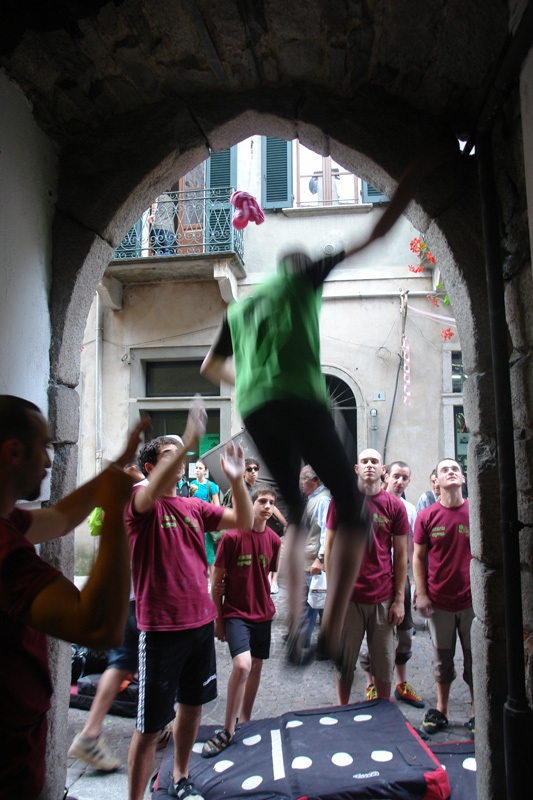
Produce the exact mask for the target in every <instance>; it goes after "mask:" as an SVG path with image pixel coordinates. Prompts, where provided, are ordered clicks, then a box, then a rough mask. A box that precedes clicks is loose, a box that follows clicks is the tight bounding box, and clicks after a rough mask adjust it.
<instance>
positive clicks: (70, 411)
mask: <svg viewBox="0 0 533 800" xmlns="http://www.w3.org/2000/svg"><path fill="white" fill-rule="evenodd" d="M48 404H49V409H48V416H49V422H50V432H51V434H52V441H53V442H54V443H55V444H75V443H76V442H77V441H78V435H79V426H80V397H79V394H78V392H77V391H76V390H75V389H71V388H70V387H69V386H63V385H61V384H58V383H53V384H51V385H50V387H49V389H48Z"/></svg>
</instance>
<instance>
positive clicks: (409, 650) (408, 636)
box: [385, 461, 425, 708]
mask: <svg viewBox="0 0 533 800" xmlns="http://www.w3.org/2000/svg"><path fill="white" fill-rule="evenodd" d="M385 483H386V487H387V488H386V491H387V492H390V494H393V495H394V496H395V497H397V498H398V499H399V500H401V501H402V503H403V504H404V506H405V510H406V512H407V519H408V520H409V536H408V537H407V566H408V569H409V565H411V566H412V564H413V534H414V529H415V520H416V508H415V507H414V505H413V504H412V503H410V502H409V501H408V500H406V499H405V497H404V496H403V495H404V493H405V491H406V490H407V488H408V486H409V484H410V483H411V467H410V466H409V464H406V462H405V461H393V462H392V463H391V464H389V466H388V467H387V469H386V472H385ZM396 633H397V635H398V645H397V647H396V657H395V660H394V663H395V670H396V680H397V684H396V688H395V689H394V697H395V698H396V700H401V701H402V702H404V703H408V704H409V705H411V706H415V708H424V705H425V703H424V701H423V700H422V698H421V697H420V695H419V694H418V692H417V691H416V689H415V687H414V686H413V684H412V683H410V682H409V681H408V680H407V662H408V661H409V659H410V658H411V656H412V655H413V633H414V624H413V617H412V615H411V581H410V580H409V575H407V577H406V581H405V617H404V619H403V622H401V623H400V624H399V625H397V626H396Z"/></svg>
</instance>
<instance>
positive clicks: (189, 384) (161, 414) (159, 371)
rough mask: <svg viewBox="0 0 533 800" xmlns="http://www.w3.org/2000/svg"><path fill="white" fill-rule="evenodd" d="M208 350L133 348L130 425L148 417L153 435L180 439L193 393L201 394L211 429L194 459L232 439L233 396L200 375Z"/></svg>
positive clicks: (131, 359)
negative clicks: (178, 437)
mask: <svg viewBox="0 0 533 800" xmlns="http://www.w3.org/2000/svg"><path fill="white" fill-rule="evenodd" d="M207 350H208V347H207V346H203V345H194V346H179V347H177V346H168V347H134V348H131V350H130V351H129V358H128V363H129V364H130V370H131V371H130V388H129V423H130V425H131V426H132V425H134V424H135V423H136V422H137V420H138V419H139V417H140V416H143V414H149V415H150V418H151V421H152V431H151V433H150V435H151V436H152V437H154V436H163V435H167V434H177V435H179V436H181V435H182V433H183V431H184V430H185V425H186V423H187V416H188V413H189V408H190V406H191V403H192V401H193V398H194V395H195V394H197V393H198V394H201V395H202V397H203V400H204V404H205V407H206V409H207V419H208V422H207V431H206V434H205V436H204V437H203V438H202V441H201V442H200V447H199V449H198V451H197V452H196V453H195V454H194V455H191V456H190V458H191V459H192V458H193V457H194V458H197V457H198V455H202V454H203V453H204V452H206V451H207V450H210V449H211V448H212V447H215V445H218V444H219V443H220V442H226V441H227V440H228V439H229V438H230V436H231V419H232V417H231V392H230V387H229V386H227V385H226V384H222V387H219V386H215V385H214V384H212V383H211V382H210V381H208V380H207V379H206V378H204V377H203V376H202V375H200V365H201V363H202V361H203V359H204V357H205V355H206V353H207Z"/></svg>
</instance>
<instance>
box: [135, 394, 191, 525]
mask: <svg viewBox="0 0 533 800" xmlns="http://www.w3.org/2000/svg"><path fill="white" fill-rule="evenodd" d="M206 423H207V412H206V410H205V407H204V404H203V402H202V398H201V397H200V396H199V395H198V396H197V397H196V398H195V400H194V402H193V404H192V406H191V408H190V410H189V416H188V418H187V425H186V427H185V432H184V434H183V444H180V443H179V442H176V444H175V445H173V446H172V447H171V448H169V449H168V450H165V451H164V452H162V453H161V454H160V456H159V458H158V461H157V463H156V464H155V465H153V466H152V465H150V467H151V469H150V477H149V481H148V484H147V485H146V486H141V488H140V489H137V490H136V493H135V498H134V501H133V503H134V509H135V511H136V512H137V513H138V514H144V513H145V512H146V511H148V510H149V509H150V508H152V506H153V505H154V503H155V501H156V500H157V499H158V498H159V497H164V496H165V495H169V494H172V493H175V489H176V481H177V475H178V471H179V468H180V466H181V463H182V461H183V459H184V457H185V454H186V453H187V450H190V449H191V448H192V446H193V445H194V444H195V443H196V441H197V440H198V439H200V437H201V436H202V435H203V434H204V433H205V426H206Z"/></svg>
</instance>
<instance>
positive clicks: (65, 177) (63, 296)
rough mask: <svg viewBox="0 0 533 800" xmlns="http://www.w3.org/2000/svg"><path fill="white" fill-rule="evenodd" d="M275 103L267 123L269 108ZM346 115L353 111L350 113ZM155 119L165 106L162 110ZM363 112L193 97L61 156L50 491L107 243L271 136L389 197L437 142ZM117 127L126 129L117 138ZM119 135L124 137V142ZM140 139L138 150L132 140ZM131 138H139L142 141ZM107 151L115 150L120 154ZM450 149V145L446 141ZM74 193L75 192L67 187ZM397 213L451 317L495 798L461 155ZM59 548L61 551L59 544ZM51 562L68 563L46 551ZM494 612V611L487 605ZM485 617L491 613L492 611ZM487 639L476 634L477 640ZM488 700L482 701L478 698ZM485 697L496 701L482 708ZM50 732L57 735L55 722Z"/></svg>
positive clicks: (485, 438) (469, 206)
mask: <svg viewBox="0 0 533 800" xmlns="http://www.w3.org/2000/svg"><path fill="white" fill-rule="evenodd" d="M274 99H275V101H276V102H275V106H276V114H273V113H272V111H271V109H272V107H273V105H274V103H273V100H274ZM359 111H360V109H359ZM379 111H380V112H381V113H383V115H390V116H389V120H391V119H392V126H391V129H390V130H391V132H390V133H389V134H388V135H387V133H386V132H385V131H384V130H383V125H382V124H381V119H382V117H381V114H380V113H378V112H379ZM166 112H168V107H167V108H166ZM365 112H366V113H365V114H364V115H363V114H361V115H360V114H359V113H358V114H354V109H353V108H350V107H349V105H347V103H346V100H345V99H343V98H333V97H331V96H330V95H329V96H327V97H325V96H324V94H323V93H322V91H321V90H320V89H316V91H313V90H312V89H311V88H309V87H306V89H305V91H304V90H300V91H295V90H294V88H288V89H287V90H286V91H283V90H280V91H279V92H277V93H276V95H275V98H274V97H273V96H272V95H271V94H270V93H268V92H257V93H256V94H251V93H250V94H242V95H240V96H239V97H238V98H237V97H235V96H234V97H233V98H232V100H231V101H230V102H222V101H221V98H220V97H218V98H215V97H205V98H199V99H198V100H197V101H196V103H195V107H194V111H193V112H192V111H191V108H190V107H187V108H185V107H184V106H178V105H177V106H176V108H175V114H174V116H173V118H172V119H171V120H170V121H169V115H168V113H166V114H165V115H163V114H161V116H158V114H157V110H156V111H155V113H154V114H153V115H152V116H151V117H150V120H149V121H147V120H146V119H144V121H142V122H141V124H140V125H139V129H136V130H135V131H134V132H132V130H131V122H132V120H131V118H129V117H124V118H123V119H122V120H120V121H117V122H116V123H115V125H114V126H113V128H112V130H109V129H108V130H106V131H105V132H102V131H101V132H99V135H96V134H94V135H93V136H92V137H91V138H90V139H89V140H87V141H85V142H84V143H83V147H81V146H80V147H78V148H76V149H73V148H70V149H69V150H68V151H66V152H65V154H64V156H63V159H62V165H61V169H62V173H61V179H60V190H59V201H58V212H57V216H56V221H55V227H54V257H53V261H54V279H53V286H52V296H51V315H52V324H53V335H52V349H51V390H50V397H51V415H52V419H53V422H54V428H55V431H56V440H57V442H58V446H57V455H56V460H55V462H54V476H53V493H54V495H55V496H57V497H58V496H60V495H62V494H64V493H65V492H66V491H67V490H68V489H70V488H72V486H73V485H74V482H75V472H74V468H75V462H76V441H77V425H78V411H77V394H76V392H75V386H76V384H77V380H78V372H79V351H80V345H81V338H82V334H83V327H84V323H85V320H86V317H87V313H88V310H89V307H90V303H91V301H92V298H93V295H94V291H95V290H96V286H97V285H98V282H99V280H100V279H101V277H102V275H103V272H104V270H105V267H106V264H107V263H108V261H109V260H110V258H111V255H112V250H113V247H114V246H115V245H116V244H118V243H119V242H120V240H121V238H122V236H123V235H124V233H125V232H126V231H127V229H128V228H129V227H130V226H131V224H132V223H133V221H134V220H135V219H137V218H138V216H139V215H140V213H141V211H142V210H143V209H144V208H145V207H147V206H148V204H149V202H150V201H151V199H152V198H153V197H154V196H156V195H157V194H158V192H159V191H160V190H161V189H163V188H165V186H166V185H167V184H168V181H169V179H171V180H175V179H177V178H178V177H180V176H181V175H182V174H184V173H185V172H187V171H188V170H189V169H191V168H192V167H193V166H195V165H196V164H197V163H199V162H200V161H202V160H204V159H205V158H206V157H207V156H208V152H209V151H208V147H207V145H208V143H209V146H211V147H212V148H213V149H215V150H220V149H224V148H226V147H228V146H230V145H232V144H234V143H235V142H237V141H239V140H241V139H243V138H245V137H246V136H248V135H251V134H253V133H262V134H268V135H275V136H279V137H284V138H294V137H296V136H298V137H299V138H300V139H301V141H302V142H303V143H304V144H305V145H306V146H308V147H311V148H313V149H316V150H318V151H319V152H321V153H323V154H327V153H331V155H332V156H333V157H334V158H335V159H336V160H337V161H339V162H340V163H342V164H343V165H344V166H346V167H347V168H349V169H351V170H352V171H354V172H357V173H358V174H360V175H361V176H362V177H364V178H365V179H367V180H369V182H370V183H372V185H374V186H376V187H377V188H379V189H381V190H383V191H384V192H386V193H387V194H389V195H390V194H392V192H393V190H394V187H395V185H396V183H397V181H398V179H399V177H400V176H401V174H402V172H403V170H404V169H405V168H406V167H407V166H408V164H409V163H410V161H411V160H412V159H413V157H414V155H416V153H417V152H419V151H420V149H423V148H424V147H426V146H428V145H429V144H430V143H432V142H434V141H435V139H437V140H439V141H442V140H443V139H444V140H445V137H443V136H442V134H439V133H438V132H437V131H436V130H434V129H432V128H431V126H430V127H429V128H427V129H423V128H422V127H421V126H420V124H419V120H416V119H415V118H413V119H409V118H406V115H405V114H404V118H402V114H401V113H400V111H399V109H398V108H396V107H395V106H392V105H391V104H390V103H389V105H388V106H386V105H385V104H384V105H383V107H381V109H378V108H377V100H376V99H375V98H373V99H372V102H371V101H370V100H369V101H368V105H367V107H366V108H365ZM389 124H390V121H389ZM128 126H129V130H128ZM126 131H128V133H127V135H126ZM148 135H151V136H152V140H153V144H152V146H151V147H149V148H147V147H146V144H145V141H146V139H145V137H147V136H148ZM143 140H144V141H143ZM120 145H121V146H120ZM448 145H449V147H450V150H451V151H452V150H453V149H454V148H455V147H456V143H455V142H454V141H453V140H451V139H449V141H448ZM81 187H86V190H85V191H81ZM407 215H408V217H409V219H410V220H411V221H412V222H413V223H414V224H415V225H416V226H417V227H418V228H419V229H421V230H427V231H428V232H429V234H430V236H431V242H432V249H433V250H434V252H435V253H436V255H437V258H438V260H439V264H440V265H441V266H442V272H443V276H444V281H445V284H446V287H447V290H448V292H449V294H450V297H451V299H452V304H453V307H454V311H455V312H456V317H457V324H458V331H459V334H460V338H461V343H462V346H463V353H464V363H465V368H466V370H467V372H468V374H469V381H468V384H467V387H468V388H467V392H466V397H465V405H466V408H467V413H468V416H469V420H470V422H471V425H470V427H471V431H472V438H471V444H470V451H469V459H470V463H471V464H472V467H473V468H472V476H473V477H472V479H471V485H470V505H471V514H472V529H473V536H472V542H473V549H474V554H475V559H476V562H475V567H474V569H473V578H474V586H475V594H476V598H475V607H476V613H477V614H478V618H479V623H478V628H477V637H476V648H477V652H478V653H479V659H478V661H479V666H478V667H477V669H476V681H477V684H478V687H479V691H478V694H479V697H478V708H479V719H480V722H481V720H482V721H483V724H482V725H481V724H480V726H479V731H478V742H479V745H480V747H479V753H480V755H479V759H480V761H479V766H480V774H481V775H482V776H483V777H482V778H481V780H482V781H483V782H484V783H485V788H486V793H484V794H483V795H482V796H483V797H488V796H491V795H492V796H498V794H499V793H500V790H501V788H502V781H503V780H504V778H503V777H502V776H503V775H504V768H503V764H502V758H503V741H502V732H501V723H500V718H501V706H502V705H503V702H504V701H505V695H504V693H503V692H502V686H501V680H500V678H501V674H502V670H504V669H505V667H504V664H505V653H504V630H503V625H502V620H501V608H500V611H498V610H497V608H496V606H497V603H495V602H494V598H495V597H496V598H501V597H502V586H501V569H500V567H501V553H500V548H499V530H498V529H497V526H495V524H494V521H495V520H498V519H499V511H498V500H497V498H498V485H497V475H496V467H495V445H494V421H493V420H494V409H493V404H492V383H491V368H490V350H489V348H488V347H487V346H486V343H487V342H488V341H489V335H488V315H487V313H486V305H487V300H486V290H485V277H484V267H483V246H482V237H481V231H480V224H479V199H478V193H477V178H476V170H475V163H474V160H473V159H464V160H463V161H462V162H458V161H456V162H454V163H453V164H451V165H448V166H447V167H445V168H442V169H440V170H439V171H437V172H436V173H435V174H434V175H432V176H431V179H429V180H426V181H425V182H424V183H423V184H422V185H421V187H420V190H419V191H418V193H417V196H416V198H415V199H414V200H413V202H412V203H411V204H410V206H409V208H408V211H407ZM59 547H66V545H64V544H63V543H62V544H61V545H59ZM56 557H57V559H58V560H59V561H61V559H63V558H67V560H68V557H69V556H68V554H65V553H63V552H61V553H60V554H59V555H56ZM500 607H501V604H500ZM495 608H496V610H495ZM489 632H490V634H489ZM489 698H490V702H489ZM495 701H496V702H495ZM58 727H59V726H58Z"/></svg>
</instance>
